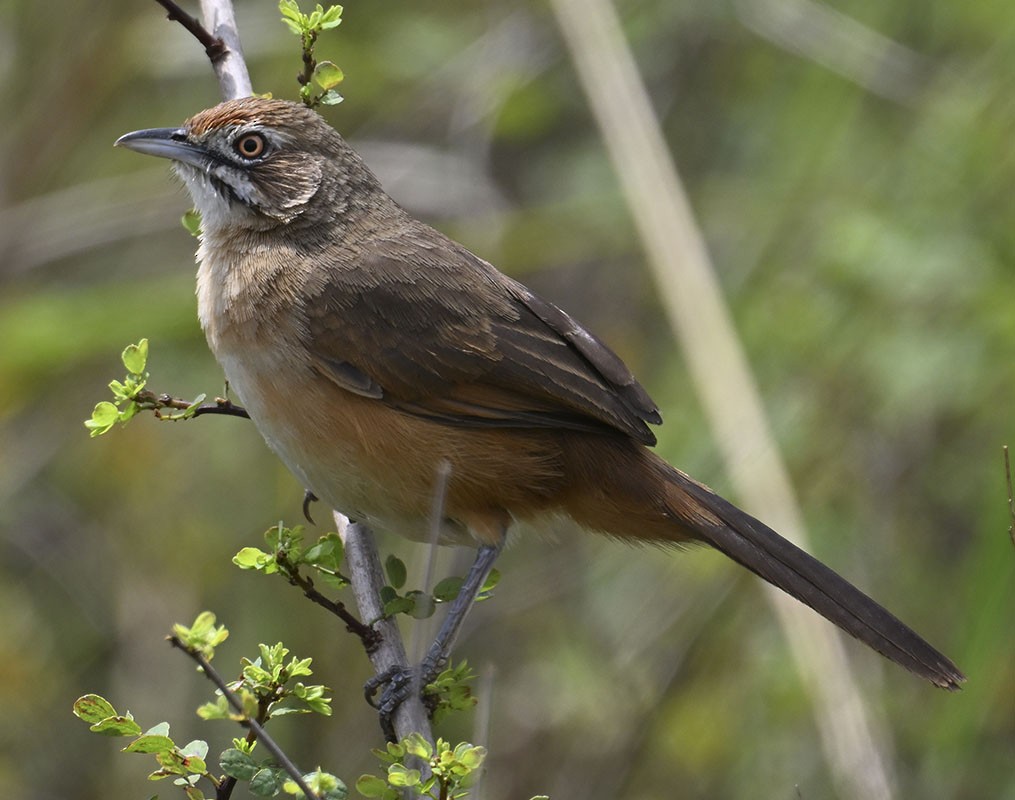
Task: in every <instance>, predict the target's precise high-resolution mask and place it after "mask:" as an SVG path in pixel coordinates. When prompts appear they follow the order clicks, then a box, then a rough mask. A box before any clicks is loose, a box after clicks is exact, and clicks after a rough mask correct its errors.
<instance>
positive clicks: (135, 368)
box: [120, 339, 148, 375]
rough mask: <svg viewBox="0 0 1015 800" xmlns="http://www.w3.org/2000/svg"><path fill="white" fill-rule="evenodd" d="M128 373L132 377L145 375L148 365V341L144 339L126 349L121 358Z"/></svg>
mask: <svg viewBox="0 0 1015 800" xmlns="http://www.w3.org/2000/svg"><path fill="white" fill-rule="evenodd" d="M120 358H121V359H123V365H124V366H125V367H126V368H127V372H129V373H131V374H132V375H143V374H144V368H145V365H146V364H147V363H148V340H147V339H142V340H141V341H140V342H138V343H137V344H130V345H127V347H126V348H124V351H123V353H122V354H121V356H120Z"/></svg>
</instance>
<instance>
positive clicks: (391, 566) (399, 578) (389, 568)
mask: <svg viewBox="0 0 1015 800" xmlns="http://www.w3.org/2000/svg"><path fill="white" fill-rule="evenodd" d="M384 571H385V572H386V573H387V574H388V582H389V583H390V584H391V585H392V586H393V587H394V588H396V589H401V588H402V587H403V586H405V579H406V575H407V571H406V569H405V562H404V561H402V559H400V558H399V557H398V556H396V555H389V556H388V557H387V558H386V559H384Z"/></svg>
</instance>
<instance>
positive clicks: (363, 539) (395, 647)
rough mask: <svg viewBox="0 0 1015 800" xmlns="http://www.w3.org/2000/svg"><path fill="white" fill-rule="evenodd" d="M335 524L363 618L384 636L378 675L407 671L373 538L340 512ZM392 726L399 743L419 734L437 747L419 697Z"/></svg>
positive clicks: (377, 652) (373, 659)
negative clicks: (386, 612)
mask: <svg viewBox="0 0 1015 800" xmlns="http://www.w3.org/2000/svg"><path fill="white" fill-rule="evenodd" d="M335 524H336V525H337V526H338V531H339V534H340V535H341V536H342V538H343V540H344V541H345V560H346V563H347V564H348V565H349V580H350V583H351V584H352V591H353V594H354V595H355V597H356V606H357V608H359V613H360V616H361V617H362V618H363V619H365V620H376V621H375V622H374V623H373V627H374V630H375V631H376V632H377V633H378V634H380V643H379V645H378V646H377V647H376V649H374V651H373V652H372V653H369V656H370V663H371V664H372V665H373V668H374V672H375V673H376V674H377V675H384V674H385V673H387V672H389V670H391V668H392V667H402V668H404V667H406V666H407V665H408V663H409V660H408V658H407V657H406V655H405V645H404V644H403V643H402V636H401V633H400V632H399V630H398V623H397V622H396V621H395V620H394V619H393V618H390V617H389V618H385V616H384V604H383V603H382V602H381V587H382V586H384V573H383V571H382V570H381V559H380V558H379V557H378V555H377V545H376V543H375V542H374V537H373V534H372V533H370V529H369V528H367V527H366V526H364V525H360V524H359V523H351V522H349V520H348V519H347V518H346V517H344V516H343V515H342V514H340V513H338V512H337V511H336V512H335ZM392 722H393V723H394V727H395V735H396V736H397V737H398V738H399V739H404V738H405V737H406V736H408V735H409V734H410V733H413V732H416V733H419V734H421V735H422V736H423V737H424V738H425V739H427V740H428V741H429V742H431V743H433V732H432V731H431V729H430V717H429V715H428V714H427V711H426V708H425V707H424V706H423V701H422V700H421V699H420V698H419V695H418V694H417V693H415V692H414V693H412V694H411V695H410V696H409V697H408V698H406V700H405V701H404V702H403V703H402V704H401V705H400V706H399V707H398V708H397V709H396V710H395V714H394V719H393V720H392Z"/></svg>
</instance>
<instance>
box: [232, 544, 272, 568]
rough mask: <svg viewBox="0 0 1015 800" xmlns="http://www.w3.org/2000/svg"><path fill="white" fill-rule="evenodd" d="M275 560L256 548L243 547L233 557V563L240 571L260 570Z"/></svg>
mask: <svg viewBox="0 0 1015 800" xmlns="http://www.w3.org/2000/svg"><path fill="white" fill-rule="evenodd" d="M274 560H275V558H274V556H272V555H271V554H270V553H265V552H264V551H263V550H260V549H258V548H256V547H244V548H243V549H242V550H240V552H238V553H237V554H236V555H235V556H233V563H234V564H235V565H236V566H238V567H239V568H240V569H262V568H264V566H265V565H266V564H268V563H270V562H272V561H274Z"/></svg>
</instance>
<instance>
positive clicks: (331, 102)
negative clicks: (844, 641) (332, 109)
mask: <svg viewBox="0 0 1015 800" xmlns="http://www.w3.org/2000/svg"><path fill="white" fill-rule="evenodd" d="M343 100H345V98H344V97H342V95H340V94H339V93H338V92H336V91H335V90H334V89H328V91H326V92H325V93H324V94H322V95H321V96H320V97H318V98H317V102H318V103H320V104H321V105H325V106H337V105H338V104H339V103H341V102H342V101H343Z"/></svg>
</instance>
